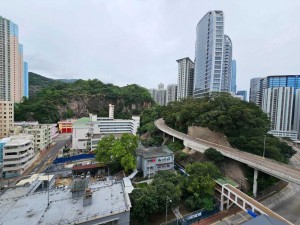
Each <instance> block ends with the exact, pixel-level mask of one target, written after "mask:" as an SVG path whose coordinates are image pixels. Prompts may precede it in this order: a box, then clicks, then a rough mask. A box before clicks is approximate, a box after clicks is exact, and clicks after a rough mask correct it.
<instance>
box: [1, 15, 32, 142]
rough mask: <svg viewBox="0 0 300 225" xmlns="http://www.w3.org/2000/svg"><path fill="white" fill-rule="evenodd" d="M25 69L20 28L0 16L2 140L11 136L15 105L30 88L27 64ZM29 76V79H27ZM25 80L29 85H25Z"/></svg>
mask: <svg viewBox="0 0 300 225" xmlns="http://www.w3.org/2000/svg"><path fill="white" fill-rule="evenodd" d="M25 66H26V68H24V62H23V46H22V45H21V44H20V43H19V31H18V26H17V25H16V24H14V23H13V22H12V21H10V20H7V19H5V18H3V17H1V16H0V114H3V115H2V116H1V118H0V138H2V137H5V136H8V135H9V128H10V127H11V126H12V124H13V119H14V113H13V112H14V111H13V103H14V102H17V103H18V102H21V101H22V98H23V96H25V95H26V92H25V89H24V87H26V86H27V87H28V74H27V75H26V74H25V73H24V71H25V72H26V71H28V68H27V64H25ZM26 76H27V77H26ZM24 79H25V81H26V82H27V83H24Z"/></svg>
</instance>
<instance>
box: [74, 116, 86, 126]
mask: <svg viewBox="0 0 300 225" xmlns="http://www.w3.org/2000/svg"><path fill="white" fill-rule="evenodd" d="M88 122H90V118H89V117H82V118H80V119H78V120H76V121H74V123H73V126H80V125H85V124H86V123H88Z"/></svg>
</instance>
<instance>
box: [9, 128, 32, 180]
mask: <svg viewBox="0 0 300 225" xmlns="http://www.w3.org/2000/svg"><path fill="white" fill-rule="evenodd" d="M33 158H34V150H33V136H32V135H28V134H20V135H16V136H11V137H9V138H8V140H7V141H6V142H5V144H4V145H3V175H4V177H5V178H10V177H15V176H19V175H21V174H22V173H23V172H24V171H25V170H26V168H27V167H28V166H29V165H30V164H31V163H32V160H33Z"/></svg>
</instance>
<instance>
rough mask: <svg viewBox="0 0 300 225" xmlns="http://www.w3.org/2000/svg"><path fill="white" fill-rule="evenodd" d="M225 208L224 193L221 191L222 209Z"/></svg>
mask: <svg viewBox="0 0 300 225" xmlns="http://www.w3.org/2000/svg"><path fill="white" fill-rule="evenodd" d="M223 210H224V195H223V193H221V204H220V211H223Z"/></svg>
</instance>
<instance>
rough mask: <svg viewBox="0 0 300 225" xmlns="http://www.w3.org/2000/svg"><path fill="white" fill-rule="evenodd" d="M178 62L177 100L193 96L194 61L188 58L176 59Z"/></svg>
mask: <svg viewBox="0 0 300 225" xmlns="http://www.w3.org/2000/svg"><path fill="white" fill-rule="evenodd" d="M176 61H177V62H178V83H177V84H178V86H177V100H180V99H183V98H187V97H188V96H193V90H194V67H195V66H194V63H193V61H192V60H191V59H190V58H189V57H186V58H183V59H178V60H176Z"/></svg>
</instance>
